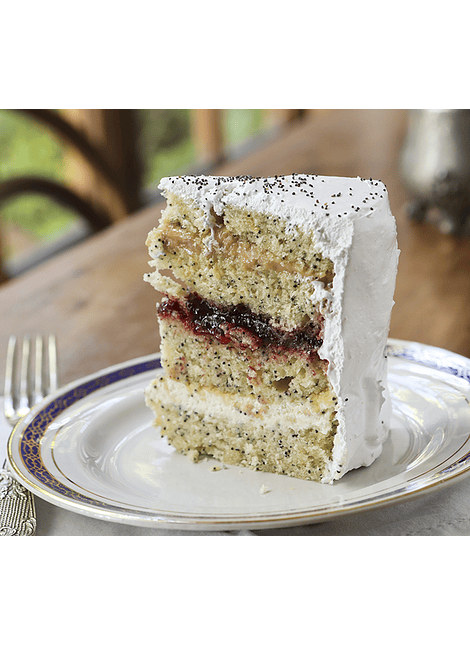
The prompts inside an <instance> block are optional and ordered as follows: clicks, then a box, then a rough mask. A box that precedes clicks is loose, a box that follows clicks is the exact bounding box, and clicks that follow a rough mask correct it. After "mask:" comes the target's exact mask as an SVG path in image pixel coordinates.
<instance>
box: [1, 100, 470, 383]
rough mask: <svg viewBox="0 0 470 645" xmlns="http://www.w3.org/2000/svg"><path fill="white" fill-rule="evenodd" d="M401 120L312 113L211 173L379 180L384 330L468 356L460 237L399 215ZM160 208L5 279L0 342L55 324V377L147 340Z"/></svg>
mask: <svg viewBox="0 0 470 645" xmlns="http://www.w3.org/2000/svg"><path fill="white" fill-rule="evenodd" d="M405 122H406V115H405V113H403V112H401V111H394V110H392V111H388V110H378V111H375V110H358V111H356V110H345V111H340V110H333V111H325V112H320V113H319V114H318V115H316V116H315V117H312V118H309V119H308V120H307V121H304V122H303V123H301V124H300V125H295V126H292V127H291V128H290V129H289V130H287V131H286V132H285V133H283V134H282V136H280V137H279V138H277V139H276V140H273V141H271V142H270V143H268V144H267V145H266V146H265V147H263V148H262V149H258V150H256V151H255V152H253V153H252V154H250V155H248V156H246V157H244V158H243V159H239V160H237V161H234V162H231V163H227V164H225V165H224V166H222V167H220V168H219V169H218V171H217V174H252V175H261V176H266V175H273V174H284V173H291V172H306V173H319V174H336V175H347V176H356V175H360V176H363V177H374V178H377V179H382V180H383V181H384V182H385V184H386V185H387V187H388V190H389V193H390V201H391V206H392V211H393V213H394V214H395V217H396V219H397V223H398V237H399V246H400V248H401V258H400V265H399V273H398V282H397V289H396V296H395V300H396V305H395V307H394V310H393V316H392V324H391V330H390V335H391V336H392V337H395V338H400V339H403V340H416V341H420V342H422V343H427V344H431V345H437V346H441V347H444V348H447V349H450V350H453V351H455V352H458V353H461V354H464V355H466V356H470V241H469V240H467V239H465V240H462V239H455V238H453V237H449V236H446V235H444V234H441V233H440V232H439V231H438V230H437V229H436V228H434V227H433V226H432V225H428V224H425V225H417V224H413V223H410V221H408V219H407V217H406V213H405V206H406V203H407V201H408V199H409V196H408V194H407V192H406V190H405V188H404V186H403V182H402V180H401V177H400V173H399V165H398V160H399V152H400V148H401V144H402V140H403V134H404V128H405ZM160 211H161V204H160V205H157V206H154V207H151V208H148V209H146V210H143V211H142V212H139V213H137V214H136V215H134V216H132V217H129V218H128V219H126V220H124V221H120V222H119V223H117V224H115V225H114V226H113V227H112V228H109V229H106V230H105V231H103V232H102V233H99V234H97V235H95V236H94V237H92V238H91V239H89V240H87V241H86V242H84V243H82V244H81V245H80V246H78V247H76V248H74V249H72V250H69V251H67V252H65V253H63V254H62V255H60V256H59V257H56V258H54V259H51V260H50V261H48V262H46V263H45V264H43V265H41V266H40V267H38V268H36V269H34V270H32V271H30V272H29V273H28V274H26V275H24V276H22V277H20V278H17V279H14V280H11V281H10V282H9V283H7V284H6V285H4V286H3V287H2V288H1V289H0V347H4V348H6V345H7V339H8V336H9V335H10V334H13V333H15V334H18V335H22V334H24V333H27V332H31V333H34V332H50V331H52V332H55V333H56V334H57V337H58V343H59V352H60V379H61V382H62V383H65V382H68V381H70V380H72V379H75V378H78V377H80V376H84V375H86V374H89V373H91V372H94V371H96V370H97V369H100V368H103V367H107V366H109V365H112V364H115V363H117V362H120V361H124V360H127V359H129V358H133V357H137V356H141V355H144V354H147V353H152V352H155V351H157V350H158V348H159V337H158V332H157V324H156V320H155V304H156V297H157V294H156V292H155V291H154V290H153V289H152V287H151V286H150V285H148V284H146V283H144V282H143V280H142V276H143V274H144V273H145V272H146V271H147V268H148V267H147V259H148V258H147V249H146V247H145V239H146V235H147V233H148V231H149V230H150V229H151V228H152V227H153V226H155V225H156V224H157V222H158V218H159V214H160ZM4 354H5V352H4V351H1V352H0V371H1V372H2V373H3V371H4Z"/></svg>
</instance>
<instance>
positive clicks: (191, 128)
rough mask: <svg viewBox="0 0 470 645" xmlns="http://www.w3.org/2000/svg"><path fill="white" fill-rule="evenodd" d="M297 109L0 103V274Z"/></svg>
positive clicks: (210, 162)
mask: <svg viewBox="0 0 470 645" xmlns="http://www.w3.org/2000/svg"><path fill="white" fill-rule="evenodd" d="M304 112H305V111H303V110H261V109H226V110H190V109H173V110H172V109H162V110H149V109H147V110H146V109H142V110H96V109H95V110H0V212H1V219H0V243H1V267H2V277H3V280H6V279H9V278H11V277H14V276H17V275H20V274H21V273H24V272H25V271H27V270H28V269H29V268H31V267H33V266H35V265H37V264H38V263H40V262H41V261H43V260H44V259H46V258H48V257H50V256H52V255H54V254H56V253H58V252H59V251H61V250H63V249H65V248H67V247H70V246H71V245H74V244H76V243H78V242H80V241H81V240H83V239H85V238H86V237H88V236H89V235H91V234H93V233H94V232H95V231H97V230H100V229H101V228H104V227H106V226H107V225H109V224H110V223H113V222H115V221H117V220H119V219H121V218H123V217H126V216H128V215H129V214H131V213H134V212H136V211H138V210H139V209H141V208H142V207H144V206H147V205H150V204H152V203H153V202H155V201H156V200H158V199H159V195H158V192H157V189H156V187H157V185H158V182H159V179H160V178H161V177H163V176H165V175H171V174H175V173H176V174H178V173H181V172H193V173H201V172H207V171H208V170H209V169H211V168H213V167H214V166H216V165H217V164H219V163H221V162H223V161H224V160H227V159H233V158H236V157H239V156H242V155H245V154H247V153H248V152H249V151H250V150H252V149H253V148H255V147H256V146H259V145H262V143H263V142H264V141H266V140H267V139H269V138H270V137H274V136H275V135H276V132H278V130H279V128H282V127H283V126H284V125H285V124H286V123H291V122H292V121H295V120H296V119H299V118H302V115H303V113H304Z"/></svg>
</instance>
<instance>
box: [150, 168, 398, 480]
mask: <svg viewBox="0 0 470 645" xmlns="http://www.w3.org/2000/svg"><path fill="white" fill-rule="evenodd" d="M159 188H160V189H161V190H162V192H163V194H164V195H165V197H166V199H167V207H166V209H165V210H164V212H163V214H162V218H161V222H160V224H159V226H158V228H155V229H154V230H153V231H151V232H150V233H149V235H148V239H147V246H148V249H149V253H150V256H151V258H152V260H151V261H150V263H149V264H150V265H151V266H152V267H154V271H153V272H152V273H149V274H147V275H146V276H145V279H146V280H147V281H148V282H150V283H151V284H152V285H153V286H154V287H155V288H156V289H157V290H159V291H161V292H163V294H164V297H163V300H162V302H161V303H160V304H159V305H158V307H157V314H158V319H159V325H160V335H161V339H162V343H161V354H162V365H163V368H164V369H163V376H159V377H158V378H156V379H155V380H154V381H153V382H152V383H151V384H150V385H149V386H148V388H147V389H146V402H147V405H148V406H149V407H150V408H151V409H152V410H153V411H154V413H155V415H156V420H155V423H156V426H157V427H159V428H160V430H161V432H162V434H163V435H164V436H166V437H167V439H168V441H169V443H170V444H171V445H173V446H174V447H175V448H176V449H177V450H178V451H180V452H183V453H185V454H188V455H189V456H190V457H192V458H193V459H194V460H197V459H198V458H199V457H200V456H212V457H214V458H215V459H218V460H220V461H221V462H224V463H226V464H236V465H238V466H244V467H247V468H252V469H255V470H261V471H266V472H272V473H279V474H284V475H290V476H292V477H297V478H301V479H311V480H315V481H320V482H325V483H331V482H333V481H334V480H336V479H339V478H340V477H341V476H342V475H344V474H345V473H346V472H347V471H348V470H351V469H352V468H357V467H359V466H367V465H369V464H371V463H372V462H373V461H374V460H375V459H376V458H377V457H378V455H379V454H380V453H381V451H382V444H383V442H384V440H385V439H386V437H387V432H388V427H387V414H388V413H389V410H388V406H387V405H385V404H384V403H385V400H386V376H387V365H386V357H385V353H384V352H385V345H386V341H387V335H388V329H389V322H390V314H391V309H392V305H393V293H394V288H395V278H396V271H397V261H398V250H397V241H396V224H395V220H394V218H393V216H392V214H391V212H390V206H389V201H388V195H387V190H386V188H385V186H384V185H383V184H382V183H381V182H380V181H375V180H372V179H369V180H365V179H361V178H340V177H321V176H317V175H297V174H294V175H289V176H276V177H270V178H255V177H249V176H242V177H205V176H182V177H169V178H165V179H162V181H161V183H160V186H159Z"/></svg>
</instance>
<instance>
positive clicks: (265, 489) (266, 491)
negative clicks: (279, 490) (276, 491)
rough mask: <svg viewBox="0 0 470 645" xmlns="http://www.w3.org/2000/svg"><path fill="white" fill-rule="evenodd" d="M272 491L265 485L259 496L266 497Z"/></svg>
mask: <svg viewBox="0 0 470 645" xmlns="http://www.w3.org/2000/svg"><path fill="white" fill-rule="evenodd" d="M270 491H271V489H270V488H268V487H267V486H266V484H263V485H262V486H261V488H260V489H259V494H260V495H266V493H269V492H270Z"/></svg>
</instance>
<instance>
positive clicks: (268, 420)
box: [145, 378, 331, 436]
mask: <svg viewBox="0 0 470 645" xmlns="http://www.w3.org/2000/svg"><path fill="white" fill-rule="evenodd" d="M155 386H156V387H155ZM145 395H146V401H147V405H149V407H151V408H152V409H153V410H154V411H155V412H156V413H157V414H158V412H159V406H160V402H161V401H163V402H164V401H171V403H172V405H175V406H180V407H181V409H182V410H184V411H185V412H188V413H193V412H195V413H199V414H201V415H203V416H205V417H207V418H210V419H211V420H213V421H216V422H217V423H219V424H220V425H222V426H223V425H224V423H226V424H228V425H231V426H233V425H238V426H243V425H249V427H250V429H254V430H256V428H259V430H260V432H261V431H262V429H263V428H264V430H263V432H265V430H266V428H274V429H275V430H276V431H279V432H281V433H282V434H285V435H286V436H287V435H288V434H291V431H300V430H305V429H310V428H314V429H316V430H318V432H319V433H321V434H322V435H327V434H328V433H329V432H330V431H331V422H330V415H329V412H330V410H329V409H327V410H326V411H325V414H322V413H321V412H318V411H316V410H315V408H314V406H313V405H312V404H310V403H309V402H305V403H304V404H302V405H301V406H300V405H293V404H292V402H288V401H286V402H281V403H271V404H269V405H263V404H262V403H260V402H259V401H257V400H256V399H254V398H253V397H252V396H243V395H239V394H226V393H220V392H216V391H215V390H209V389H204V390H200V391H197V390H193V389H191V388H189V387H188V386H187V385H186V384H185V383H181V382H179V381H173V380H171V379H165V378H162V379H157V380H156V381H154V382H153V383H151V384H150V385H149V386H148V387H147V389H146V391H145Z"/></svg>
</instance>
